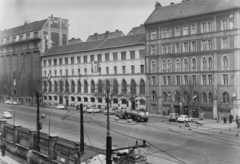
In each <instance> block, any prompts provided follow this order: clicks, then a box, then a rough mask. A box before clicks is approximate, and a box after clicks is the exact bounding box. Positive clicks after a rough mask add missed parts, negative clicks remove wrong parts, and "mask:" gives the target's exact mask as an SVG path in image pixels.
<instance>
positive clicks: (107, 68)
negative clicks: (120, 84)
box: [106, 67, 109, 75]
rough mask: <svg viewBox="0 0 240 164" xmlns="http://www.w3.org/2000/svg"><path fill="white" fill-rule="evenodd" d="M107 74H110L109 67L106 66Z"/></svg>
mask: <svg viewBox="0 0 240 164" xmlns="http://www.w3.org/2000/svg"><path fill="white" fill-rule="evenodd" d="M106 74H107V75H108V74H109V67H106Z"/></svg>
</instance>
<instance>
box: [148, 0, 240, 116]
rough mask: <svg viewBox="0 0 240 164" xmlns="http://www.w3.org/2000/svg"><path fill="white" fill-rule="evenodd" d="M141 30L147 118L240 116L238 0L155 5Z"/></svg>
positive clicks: (204, 0) (239, 18)
mask: <svg viewBox="0 0 240 164" xmlns="http://www.w3.org/2000/svg"><path fill="white" fill-rule="evenodd" d="M144 25H145V27H146V74H147V84H148V85H147V91H148V93H147V96H148V97H149V101H148V108H149V109H150V112H151V113H160V114H162V113H163V109H165V110H167V111H169V112H176V113H180V114H190V115H192V116H193V117H198V116H199V113H200V112H204V116H205V117H207V118H217V115H218V114H220V115H225V116H228V115H229V114H230V113H232V114H234V116H236V115H237V114H238V115H240V64H239V62H240V42H239V39H240V36H239V32H240V1H239V0H228V1H226V0H217V1H216V0H192V1H187V0H185V1H183V2H182V3H178V4H171V5H169V6H166V7H162V6H161V4H160V3H157V4H156V8H155V10H154V11H153V12H152V13H151V15H150V16H149V17H148V19H147V20H146V22H145V23H144Z"/></svg>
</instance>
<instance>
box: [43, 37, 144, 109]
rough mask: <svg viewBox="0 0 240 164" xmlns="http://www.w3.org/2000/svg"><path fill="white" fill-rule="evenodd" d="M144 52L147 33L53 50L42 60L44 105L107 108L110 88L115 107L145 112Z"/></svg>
mask: <svg viewBox="0 0 240 164" xmlns="http://www.w3.org/2000/svg"><path fill="white" fill-rule="evenodd" d="M144 49H145V34H144V33H143V34H136V35H128V36H119V37H110V38H105V39H101V40H95V41H88V42H82V43H76V44H69V45H64V46H56V47H52V48H51V49H49V50H48V51H47V52H46V54H44V56H43V57H42V78H43V79H44V80H43V94H44V103H45V104H47V105H57V104H66V105H69V106H75V105H78V104H81V103H83V104H84V106H85V107H86V106H88V107H93V106H95V107H98V108H105V107H106V99H105V98H106V90H108V89H109V90H110V97H111V106H112V107H116V108H119V109H121V108H131V106H132V102H133V101H132V100H134V102H136V108H144V109H145V108H146V97H145V93H146V90H145V84H146V83H145V82H146V78H145V61H144V59H145V50H144ZM49 63H52V64H51V65H49ZM49 73H51V75H52V78H51V80H50V81H48V78H47V76H48V74H49Z"/></svg>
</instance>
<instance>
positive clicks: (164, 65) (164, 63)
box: [162, 60, 167, 72]
mask: <svg viewBox="0 0 240 164" xmlns="http://www.w3.org/2000/svg"><path fill="white" fill-rule="evenodd" d="M162 68H163V72H165V71H166V69H167V64H166V61H165V60H163V67H162Z"/></svg>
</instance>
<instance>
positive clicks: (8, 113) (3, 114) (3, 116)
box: [2, 112, 12, 118]
mask: <svg viewBox="0 0 240 164" xmlns="http://www.w3.org/2000/svg"><path fill="white" fill-rule="evenodd" d="M2 118H12V114H11V113H10V112H2Z"/></svg>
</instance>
